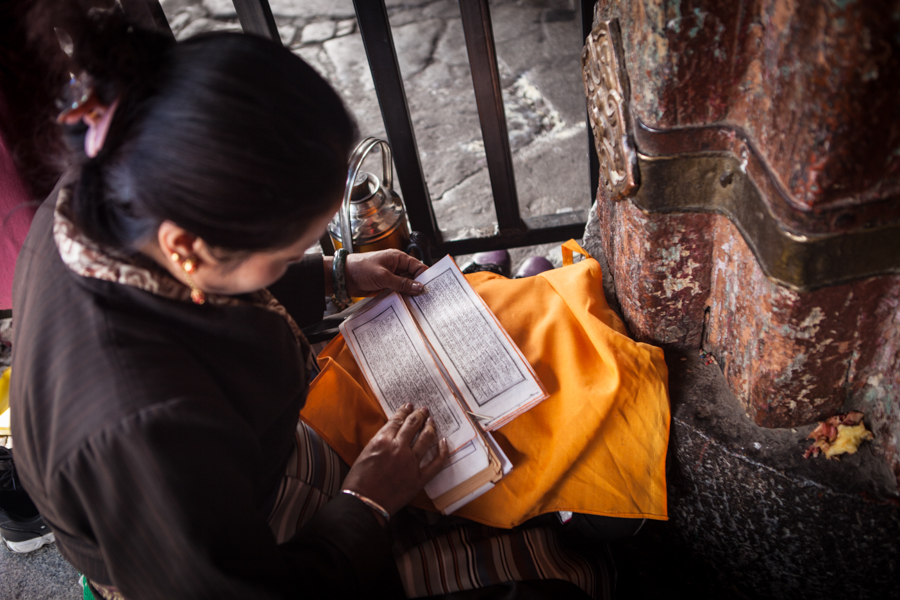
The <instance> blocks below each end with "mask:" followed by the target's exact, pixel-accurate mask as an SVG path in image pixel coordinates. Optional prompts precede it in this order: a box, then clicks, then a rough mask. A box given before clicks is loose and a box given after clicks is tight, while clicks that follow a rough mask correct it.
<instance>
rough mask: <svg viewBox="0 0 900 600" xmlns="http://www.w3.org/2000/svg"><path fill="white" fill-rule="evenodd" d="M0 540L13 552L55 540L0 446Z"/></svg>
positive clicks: (8, 456) (8, 452) (30, 549)
mask: <svg viewBox="0 0 900 600" xmlns="http://www.w3.org/2000/svg"><path fill="white" fill-rule="evenodd" d="M0 537H2V538H3V541H5V542H6V545H7V546H9V549H10V550H12V551H13V552H19V553H24V552H32V551H34V550H37V549H38V548H40V547H41V546H43V545H45V544H50V543H52V542H53V541H54V538H53V532H52V531H50V528H49V527H47V525H46V524H45V523H44V520H43V519H41V515H40V514H39V513H38V510H37V508H36V507H35V506H34V503H33V502H32V501H31V498H29V497H28V493H27V492H26V491H25V490H24V489H22V485H21V484H20V483H19V477H18V475H17V474H16V467H15V464H14V463H13V458H12V452H11V451H10V449H9V448H7V447H5V446H0Z"/></svg>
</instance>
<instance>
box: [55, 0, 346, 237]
mask: <svg viewBox="0 0 900 600" xmlns="http://www.w3.org/2000/svg"><path fill="white" fill-rule="evenodd" d="M73 5H74V3H73ZM73 15H74V16H73ZM63 28H64V29H65V31H66V33H67V34H68V35H69V36H70V37H71V39H72V41H73V47H74V52H73V55H72V60H73V62H74V67H75V68H77V69H80V70H83V71H84V72H86V73H87V74H88V75H89V76H90V77H91V78H92V79H93V81H94V86H95V90H96V91H97V94H98V96H99V97H100V99H101V100H102V101H104V102H107V103H108V102H111V101H113V100H114V99H115V98H118V99H119V106H118V108H117V110H116V113H115V115H114V117H113V120H112V123H111V126H110V129H109V134H108V136H107V138H106V142H105V144H104V145H103V148H102V149H101V150H100V152H99V153H98V154H97V156H96V157H94V158H92V159H87V160H86V161H85V162H84V164H83V165H82V169H81V176H80V179H79V181H78V183H77V186H76V190H75V194H74V197H73V200H72V206H71V211H72V215H71V216H72V219H73V220H74V222H75V223H76V225H78V226H79V227H80V228H81V229H82V231H84V232H85V233H86V234H87V235H88V236H89V237H91V238H92V239H94V240H95V241H98V242H100V243H103V244H106V245H110V246H113V247H116V248H120V249H123V250H131V251H133V250H135V249H137V247H138V245H139V244H140V243H141V242H142V241H144V240H146V239H147V238H148V237H149V236H151V235H152V234H153V233H154V232H155V231H156V228H157V227H158V225H159V223H161V222H162V221H163V220H171V221H173V222H175V223H177V224H178V225H180V226H181V227H183V228H185V229H186V230H188V231H190V232H191V233H193V234H195V235H197V236H199V237H201V238H202V239H203V240H204V241H205V242H206V243H207V244H209V245H210V246H212V247H214V248H222V249H225V250H236V251H254V250H265V249H274V248H280V247H283V246H286V245H289V244H290V243H292V242H293V241H295V240H296V239H297V238H298V237H299V236H300V235H301V234H302V233H303V232H304V231H305V227H306V224H307V223H308V222H309V220H310V219H311V218H314V217H318V216H320V215H322V214H324V213H325V212H326V211H328V210H333V209H334V206H335V202H336V201H337V199H338V198H339V196H340V193H341V191H342V190H343V185H344V179H345V176H346V169H347V160H348V158H349V155H350V152H351V151H352V149H353V145H354V142H355V141H356V138H357V130H356V125H355V123H354V121H353V119H352V117H351V116H350V115H349V114H348V112H347V110H346V109H345V108H344V105H343V103H342V101H341V99H340V97H339V96H338V95H337V93H336V92H335V91H334V90H333V89H332V88H331V87H330V86H329V85H328V83H327V82H325V80H324V79H322V77H320V76H319V75H318V74H317V73H316V72H315V71H314V70H313V69H312V67H310V66H309V65H308V64H306V63H305V62H303V60H301V59H300V58H299V57H297V56H295V55H294V54H292V53H291V52H290V51H289V50H287V49H285V48H283V47H281V46H280V45H277V44H275V43H273V42H271V41H269V40H265V39H262V38H257V37H254V36H249V35H241V34H234V33H212V34H206V35H202V36H197V37H195V38H192V39H190V40H187V41H185V42H181V43H177V44H176V43H175V42H174V41H172V40H171V39H170V38H167V37H166V36H163V35H162V34H158V33H155V32H149V31H144V30H141V29H139V28H137V27H136V26H134V25H132V24H130V23H128V22H127V21H126V20H125V18H124V17H123V16H122V14H121V12H120V11H118V10H114V9H113V10H104V11H98V10H96V9H95V10H93V11H91V12H90V13H89V14H88V13H85V12H83V11H82V12H81V13H78V12H77V11H73V12H70V13H69V14H68V16H67V20H66V21H65V23H64V25H63ZM73 72H77V71H74V69H73Z"/></svg>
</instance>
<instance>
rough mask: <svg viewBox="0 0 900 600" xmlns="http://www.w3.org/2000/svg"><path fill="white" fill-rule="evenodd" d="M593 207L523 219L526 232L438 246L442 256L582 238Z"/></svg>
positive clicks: (519, 230) (515, 232) (507, 231)
mask: <svg viewBox="0 0 900 600" xmlns="http://www.w3.org/2000/svg"><path fill="white" fill-rule="evenodd" d="M589 213H590V208H585V209H582V210H576V211H572V212H565V213H559V214H555V215H542V216H540V217H526V218H524V219H522V221H523V227H524V228H523V229H508V230H506V231H501V232H500V233H498V234H497V235H492V236H491V237H479V238H467V239H464V240H451V241H449V242H444V243H443V244H441V245H440V246H439V247H438V250H439V254H436V255H435V256H443V255H444V254H452V255H454V256H456V255H460V254H474V253H475V252H484V251H487V250H505V249H508V248H518V247H521V246H535V245H537V244H550V243H553V242H562V241H564V240H568V239H570V238H572V239H576V240H577V239H581V238H582V237H583V236H584V228H585V226H586V225H587V219H588V215H589Z"/></svg>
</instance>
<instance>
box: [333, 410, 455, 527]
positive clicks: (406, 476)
mask: <svg viewBox="0 0 900 600" xmlns="http://www.w3.org/2000/svg"><path fill="white" fill-rule="evenodd" d="M416 434H419V435H418V437H416ZM436 437H437V430H436V429H435V426H434V421H432V420H431V417H429V416H428V409H427V408H419V409H416V410H413V408H412V405H411V404H407V405H406V406H404V407H403V408H401V409H400V410H398V411H397V412H396V413H394V416H392V417H391V418H390V420H389V421H388V422H387V424H386V425H385V426H384V427H382V428H381V430H379V432H378V433H376V434H375V437H373V438H372V439H371V441H370V442H369V443H368V444H366V447H365V448H363V451H362V453H361V454H360V455H359V458H357V459H356V462H355V463H353V467H352V468H351V469H350V472H349V473H348V474H347V478H346V479H344V484H343V489H346V490H352V491H354V492H356V493H358V494H362V495H363V496H366V497H367V498H370V499H371V500H373V501H375V502H377V503H378V504H380V505H381V506H383V507H384V509H385V510H386V511H388V513H389V514H394V513H396V512H397V511H398V510H400V509H401V508H403V507H404V506H406V505H407V504H408V503H409V502H410V500H412V499H413V498H414V497H415V496H416V494H418V493H419V492H420V491H421V490H422V488H424V487H425V484H426V483H428V482H429V481H431V479H432V478H433V477H434V476H435V475H437V473H438V471H440V470H441V467H443V466H444V462H445V461H446V460H447V454H448V453H449V452H448V447H447V440H446V439H442V440H441V441H440V442H439V443H438V453H437V456H435V457H434V458H433V459H432V460H431V461H430V462H429V463H427V464H425V465H424V466H421V467H420V464H421V463H422V457H423V456H425V453H426V452H428V449H429V448H431V446H432V445H434V442H435V438H436ZM414 440H415V441H414Z"/></svg>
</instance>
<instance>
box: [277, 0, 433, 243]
mask: <svg viewBox="0 0 900 600" xmlns="http://www.w3.org/2000/svg"><path fill="white" fill-rule="evenodd" d="M262 1H266V0H262ZM353 6H354V8H355V9H356V20H357V23H358V25H359V33H360V35H361V36H362V41H363V46H365V48H366V57H367V58H368V61H369V70H370V71H371V72H372V81H373V82H374V83H375V94H376V96H377V97H378V106H379V107H380V108H381V118H382V119H383V120H384V128H385V131H386V132H387V137H388V142H389V143H390V144H391V149H392V150H393V153H394V165H395V166H396V167H397V179H398V180H399V181H400V187H401V188H402V190H403V199H404V201H405V204H406V214H407V216H408V217H409V224H410V225H411V226H412V229H413V230H414V231H418V232H421V233H422V234H424V235H425V237H426V238H428V240H429V241H430V242H431V243H432V244H433V245H434V246H439V245H440V243H441V232H440V230H439V229H438V226H437V219H435V216H434V209H433V208H432V206H431V197H430V195H429V194H428V187H427V183H426V182H425V174H424V173H423V172H422V163H421V162H420V161H419V148H418V145H417V144H416V134H415V131H414V130H413V125H412V118H411V117H410V114H409V104H408V103H407V101H406V89H405V88H404V87H403V79H402V77H401V74H400V66H399V64H398V63H397V51H396V50H395V49H394V38H393V35H392V34H391V24H390V21H389V20H388V14H387V9H386V8H385V6H384V0H353Z"/></svg>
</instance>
